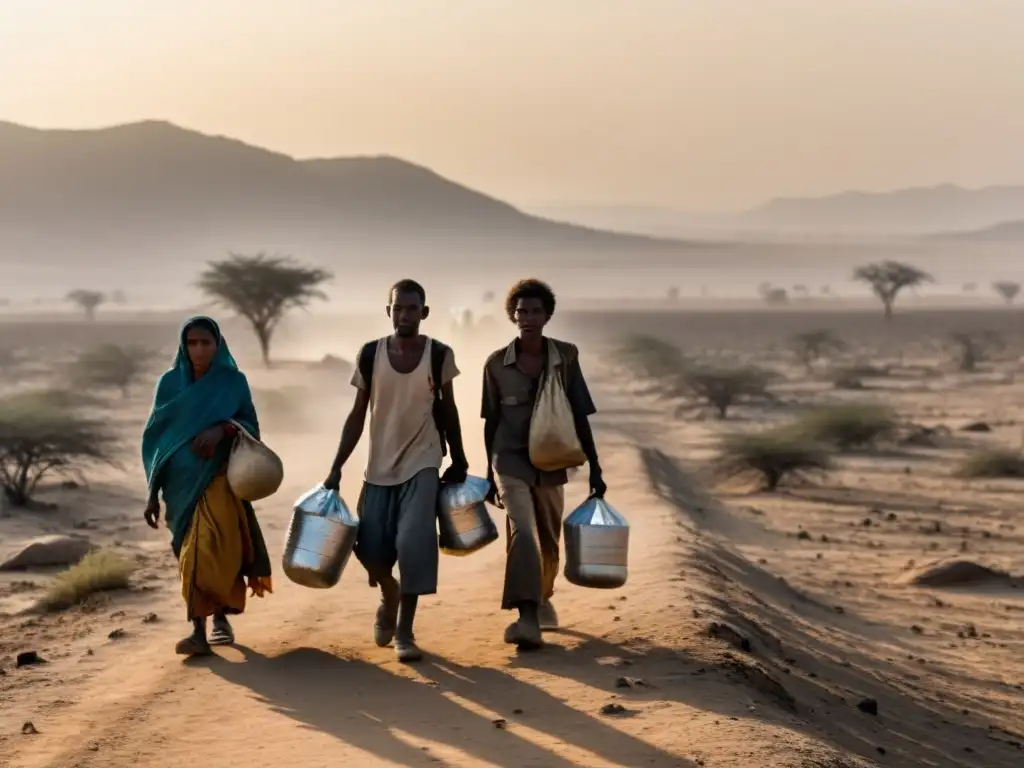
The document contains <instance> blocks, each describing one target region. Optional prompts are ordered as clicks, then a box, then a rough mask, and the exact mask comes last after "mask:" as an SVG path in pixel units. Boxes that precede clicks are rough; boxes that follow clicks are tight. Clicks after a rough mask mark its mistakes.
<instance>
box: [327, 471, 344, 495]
mask: <svg viewBox="0 0 1024 768" xmlns="http://www.w3.org/2000/svg"><path fill="white" fill-rule="evenodd" d="M324 488H326V489H327V490H328V491H338V490H340V489H341V468H340V467H331V471H330V472H329V473H328V474H327V479H326V480H324Z"/></svg>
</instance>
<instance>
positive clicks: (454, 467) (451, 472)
mask: <svg viewBox="0 0 1024 768" xmlns="http://www.w3.org/2000/svg"><path fill="white" fill-rule="evenodd" d="M468 471H469V465H468V464H466V463H464V462H459V461H453V462H452V463H451V464H450V465H449V466H448V469H446V470H445V471H444V474H442V475H441V483H442V484H445V485H447V484H451V485H456V484H458V483H464V482H466V475H467V474H468Z"/></svg>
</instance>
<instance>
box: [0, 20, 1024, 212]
mask: <svg viewBox="0 0 1024 768" xmlns="http://www.w3.org/2000/svg"><path fill="white" fill-rule="evenodd" d="M142 118H163V119H168V120H172V121H174V122H177V123H180V124H182V125H184V126H187V127H191V128H196V129H199V130H203V131H206V132H211V133H223V134H228V135H231V136H234V137H237V138H240V139H243V140H245V141H248V142H251V143H254V144H259V145H262V146H266V147H270V148H273V149H277V150H281V151H285V152H288V153H290V154H294V155H297V156H322V155H345V154H362V153H374V154H376V153H387V154H394V155H398V156H401V157H405V158H408V159H411V160H414V161H416V162H420V163H423V164H426V165H429V166H431V167H433V168H434V169H436V170H438V171H439V172H441V173H442V174H444V175H447V176H449V177H452V178H454V179H457V180H459V181H462V182H465V183H468V184H470V185H472V186H475V187H478V188H480V189H483V190H485V191H487V192H490V193H493V194H495V195H498V196H501V197H504V198H506V199H510V200H512V201H514V202H517V203H520V204H536V203H548V202H551V203H563V202H630V203H657V204H663V205H672V206H679V207H684V208H690V209H697V210H703V209H715V208H728V207H742V206H746V205H749V204H752V203H756V202H759V201H761V200H762V199H764V198H767V197H771V196H774V195H804V194H821V193H829V192H834V191H839V190H843V189H848V188H866V189H891V188H894V187H900V186H906V185H929V184H936V183H941V182H947V181H952V182H957V183H961V184H965V185H968V186H976V185H983V184H990V183H1022V182H1024V140H1022V137H1024V0H290V1H289V2H286V1H285V0H0V119H6V120H11V121H14V122H20V123H26V124H29V125H35V126H39V127H85V126H100V125H106V124H110V123H118V122H126V121H131V120H137V119H142Z"/></svg>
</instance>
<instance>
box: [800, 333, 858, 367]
mask: <svg viewBox="0 0 1024 768" xmlns="http://www.w3.org/2000/svg"><path fill="white" fill-rule="evenodd" d="M791 345H792V347H793V351H794V352H795V353H796V356H797V359H799V361H800V363H801V364H802V365H803V366H805V367H806V368H807V370H808V371H810V370H811V369H812V368H813V367H814V364H815V363H816V362H817V361H818V360H820V359H821V358H823V357H830V356H832V355H835V354H837V353H840V352H843V351H844V350H845V349H846V343H845V342H844V341H843V340H842V339H841V338H839V336H838V335H837V334H836V333H835V331H832V330H829V329H827V328H821V329H819V330H816V331H808V332H806V333H798V334H797V335H796V336H794V337H793V338H792V340H791Z"/></svg>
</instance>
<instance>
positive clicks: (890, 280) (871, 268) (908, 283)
mask: <svg viewBox="0 0 1024 768" xmlns="http://www.w3.org/2000/svg"><path fill="white" fill-rule="evenodd" d="M853 279H854V280H859V281H861V282H863V283H867V284H868V285H870V286H871V290H872V292H873V293H874V294H875V296H877V297H878V298H879V300H880V301H881V302H882V307H883V308H884V309H885V319H886V320H892V308H893V304H895V303H896V297H897V296H898V295H899V292H900V291H902V290H903V289H904V288H913V287H915V286H918V285H920V284H921V283H929V282H931V281H932V280H933V279H934V278H932V276H931V275H929V274H928V273H927V272H924V271H923V270H920V269H918V268H917V267H915V266H913V265H911V264H903V263H901V262H899V261H882V262H876V263H874V264H865V265H864V266H863V267H857V269H855V270H854V272H853Z"/></svg>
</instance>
